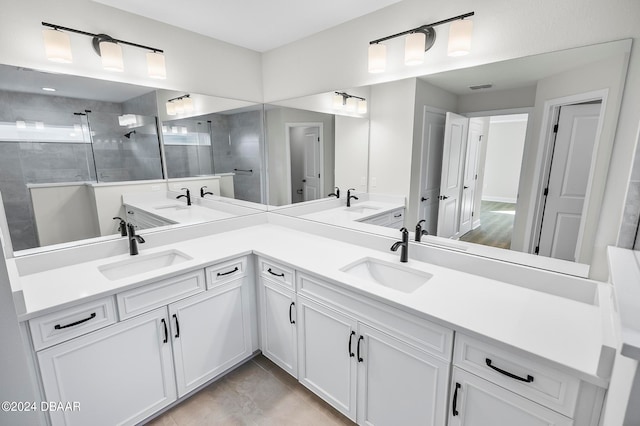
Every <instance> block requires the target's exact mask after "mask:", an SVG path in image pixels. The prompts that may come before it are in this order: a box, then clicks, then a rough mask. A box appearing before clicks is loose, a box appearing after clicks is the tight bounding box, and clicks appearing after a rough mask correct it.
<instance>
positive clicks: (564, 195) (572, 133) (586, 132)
mask: <svg viewBox="0 0 640 426" xmlns="http://www.w3.org/2000/svg"><path fill="white" fill-rule="evenodd" d="M600 106H601V105H600V104H586V105H567V106H563V107H561V108H560V116H559V118H558V128H557V132H556V140H555V146H554V149H553V157H552V160H551V169H550V172H549V180H548V184H547V197H546V203H545V206H544V213H543V215H542V226H541V230H540V239H539V243H538V244H539V245H538V253H539V254H540V255H542V256H550V257H553V258H556V259H564V260H571V261H574V260H575V259H576V247H577V242H578V235H579V232H580V222H581V220H582V208H583V205H584V198H585V196H586V192H587V183H588V181H589V175H590V172H591V159H592V155H593V147H594V144H595V140H596V132H597V129H598V122H599V119H600Z"/></svg>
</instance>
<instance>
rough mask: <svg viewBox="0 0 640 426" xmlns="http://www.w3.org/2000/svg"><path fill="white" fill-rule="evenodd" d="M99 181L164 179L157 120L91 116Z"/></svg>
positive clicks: (110, 114)
mask: <svg viewBox="0 0 640 426" xmlns="http://www.w3.org/2000/svg"><path fill="white" fill-rule="evenodd" d="M87 120H88V125H89V130H90V132H91V140H92V142H93V143H92V145H93V154H94V158H95V164H96V172H97V175H98V178H97V180H98V182H122V181H134V180H149V179H162V178H163V175H162V160H161V158H160V142H159V139H158V132H157V130H156V129H157V127H156V118H155V117H150V116H143V115H135V114H122V115H118V114H113V113H106V112H91V113H88V114H87Z"/></svg>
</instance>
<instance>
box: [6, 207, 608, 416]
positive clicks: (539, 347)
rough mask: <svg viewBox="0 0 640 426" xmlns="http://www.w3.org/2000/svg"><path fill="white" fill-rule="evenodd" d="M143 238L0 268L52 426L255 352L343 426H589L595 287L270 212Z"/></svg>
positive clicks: (202, 379)
mask: <svg viewBox="0 0 640 426" xmlns="http://www.w3.org/2000/svg"><path fill="white" fill-rule="evenodd" d="M145 239H146V240H147V242H146V243H145V244H142V245H141V246H140V254H139V255H138V256H130V255H129V254H127V241H126V239H121V240H111V241H105V242H103V243H100V244H94V245H90V246H85V247H71V248H68V249H64V250H59V251H55V252H49V253H41V254H38V255H34V256H28V257H24V258H15V259H10V260H8V266H9V273H10V276H11V282H12V286H13V291H14V293H13V294H14V298H15V300H16V305H17V306H18V308H22V309H21V312H19V319H20V320H21V321H22V329H23V332H24V335H25V338H26V339H28V342H29V345H28V346H29V348H28V350H29V352H31V353H32V354H33V368H34V372H35V371H38V375H37V376H38V377H37V382H38V384H39V386H40V389H41V394H42V395H41V396H42V400H43V401H62V402H67V401H71V402H72V401H79V402H80V404H81V410H80V411H69V412H62V411H58V412H51V413H50V416H51V419H50V420H51V423H52V424H53V425H63V424H66V425H74V424H78V425H83V424H136V423H138V422H141V421H143V420H145V419H148V418H150V417H153V416H154V415H155V414H157V413H159V412H161V411H162V410H164V409H166V408H167V407H170V406H171V405H172V404H175V403H176V402H178V401H181V400H182V399H183V398H185V397H188V396H189V395H190V394H191V393H192V392H194V391H197V390H198V389H199V388H201V387H202V386H205V385H206V384H208V383H209V382H210V381H212V380H216V379H218V378H219V377H221V376H223V375H224V374H225V373H226V372H228V371H229V370H231V369H233V368H234V367H235V366H238V365H240V364H241V363H243V362H244V361H246V360H248V359H250V358H251V357H252V356H253V355H254V354H256V353H258V351H262V353H263V354H264V355H265V356H267V357H268V358H269V359H271V360H272V361H273V362H274V363H276V364H277V365H278V366H280V367H281V368H282V369H284V370H285V371H287V372H288V373H289V374H291V375H292V376H294V377H295V378H296V379H297V380H298V381H300V383H302V384H303V385H304V386H306V387H307V388H309V389H310V390H311V391H312V392H314V393H315V394H317V395H318V396H320V397H321V398H323V399H324V400H325V401H327V402H328V403H329V404H331V405H332V406H334V407H335V408H336V409H337V410H338V411H340V412H342V413H343V414H344V415H345V416H347V417H348V418H350V419H351V420H353V421H354V422H357V423H358V424H381V425H384V424H431V425H445V424H449V425H462V424H492V425H500V424H504V425H514V424H519V425H520V424H545V425H546V424H548V425H597V424H598V421H599V419H600V414H601V411H602V408H603V402H604V398H605V394H606V390H607V387H608V381H609V377H610V374H611V367H612V364H613V355H614V353H615V348H614V346H615V345H614V344H613V343H612V342H613V338H612V333H613V332H612V329H611V312H610V309H609V306H610V298H611V294H610V288H609V286H608V285H606V284H604V283H598V282H595V281H589V280H585V279H581V278H574V277H570V276H568V275H561V274H556V273H551V272H546V271H542V270H536V269H530V268H527V267H524V266H514V265H508V264H505V263H503V262H500V261H496V260H490V259H484V258H479V257H475V256H470V255H467V254H464V253H457V252H453V251H448V250H443V249H440V248H437V247H433V246H428V245H415V244H411V245H410V249H409V255H410V259H409V262H408V263H400V261H399V256H398V254H397V253H392V252H390V251H389V247H390V246H391V244H392V243H393V242H394V241H395V240H393V239H391V238H387V237H383V236H379V235H371V234H365V233H362V232H360V231H358V230H353V229H342V228H338V227H335V226H331V225H327V224H322V223H316V222H311V221H308V220H304V219H300V218H295V217H287V216H284V215H279V214H274V213H269V212H265V213H261V214H255V215H252V216H245V217H238V218H231V219H226V220H222V221H218V222H213V223H207V224H198V225H192V226H189V227H183V228H181V229H168V230H164V231H156V232H153V233H149V234H145ZM418 259H430V261H427V262H425V261H420V260H418ZM532 280H533V282H535V281H540V282H544V283H545V284H546V285H547V286H549V285H551V287H554V286H555V287H557V288H558V289H559V290H558V291H556V292H554V291H547V290H546V289H544V291H542V290H541V289H543V287H542V286H541V287H540V288H535V285H532V284H531V282H532Z"/></svg>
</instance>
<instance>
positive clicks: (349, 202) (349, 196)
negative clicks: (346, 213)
mask: <svg viewBox="0 0 640 426" xmlns="http://www.w3.org/2000/svg"><path fill="white" fill-rule="evenodd" d="M355 190H356V189H355V188H351V189H347V207H351V199H352V198H353V199H354V200H357V199H358V197H356V196H355V195H351V191H355Z"/></svg>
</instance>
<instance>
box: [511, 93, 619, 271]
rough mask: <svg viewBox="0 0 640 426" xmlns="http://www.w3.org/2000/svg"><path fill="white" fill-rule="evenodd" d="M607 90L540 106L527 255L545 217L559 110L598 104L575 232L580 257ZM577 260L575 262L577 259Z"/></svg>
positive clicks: (532, 248) (577, 254)
mask: <svg viewBox="0 0 640 426" xmlns="http://www.w3.org/2000/svg"><path fill="white" fill-rule="evenodd" d="M608 94H609V90H608V89H601V90H595V91H590V92H585V93H579V94H576V95H570V96H563V97H560V98H554V99H549V100H547V101H545V103H544V107H543V116H542V125H541V126H540V137H539V139H538V152H537V154H536V163H535V164H536V167H535V170H534V178H533V182H534V187H533V190H532V191H531V198H530V204H529V205H530V206H532V207H533V209H532V210H533V214H529V215H527V221H526V224H525V225H526V229H528V230H529V232H527V235H525V238H524V247H526V248H527V249H528V253H534V252H535V248H536V244H537V242H538V235H539V234H540V228H541V224H542V218H543V215H544V195H543V188H544V185H545V182H546V180H547V177H548V176H549V171H550V167H551V158H552V155H553V152H552V145H553V141H554V140H555V133H554V131H553V127H554V125H555V124H556V122H557V120H558V117H559V115H560V107H563V106H568V105H575V104H581V103H585V102H592V101H598V100H599V101H601V104H600V116H599V118H598V127H597V129H596V138H595V142H594V144H593V150H592V155H591V164H590V165H589V179H588V180H587V189H586V194H585V197H584V204H583V206H582V213H581V218H580V229H579V230H578V241H577V243H576V259H578V258H579V256H580V252H581V250H582V245H583V241H582V240H583V237H584V231H585V224H586V221H585V213H586V209H587V207H588V206H589V201H590V198H591V190H592V186H593V172H594V166H595V164H596V160H597V159H598V158H597V155H595V154H597V152H598V150H599V148H600V142H601V140H600V139H601V134H602V127H603V123H604V113H605V111H606V106H607V96H608ZM576 261H577V260H576Z"/></svg>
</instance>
